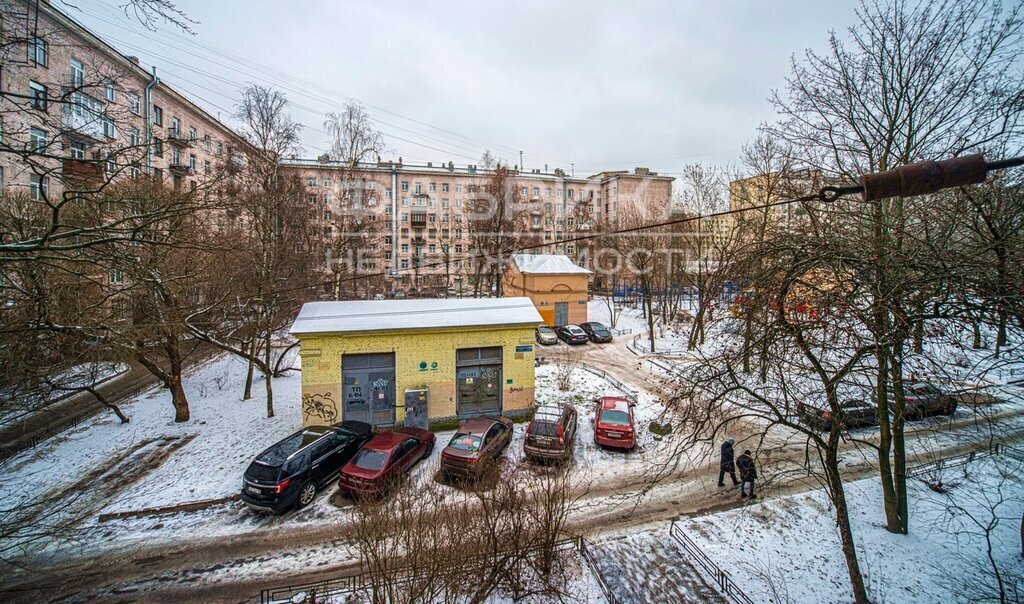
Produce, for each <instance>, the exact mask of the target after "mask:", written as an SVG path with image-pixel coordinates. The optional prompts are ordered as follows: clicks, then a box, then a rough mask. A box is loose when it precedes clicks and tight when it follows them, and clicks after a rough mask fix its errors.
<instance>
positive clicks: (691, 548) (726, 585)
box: [668, 518, 754, 604]
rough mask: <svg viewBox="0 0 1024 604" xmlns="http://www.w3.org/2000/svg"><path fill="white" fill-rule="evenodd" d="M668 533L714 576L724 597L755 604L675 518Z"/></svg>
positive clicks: (737, 601)
mask: <svg viewBox="0 0 1024 604" xmlns="http://www.w3.org/2000/svg"><path fill="white" fill-rule="evenodd" d="M668 532H669V535H671V536H672V538H673V539H675V540H676V541H677V542H678V543H679V545H681V546H683V549H684V550H686V553H688V554H689V555H690V557H691V558H693V560H694V561H696V562H697V564H698V565H700V567H701V568H703V569H704V571H705V572H707V573H708V574H710V575H712V577H713V578H714V581H715V584H716V585H717V586H718V589H719V591H720V592H721V593H722V595H724V596H725V597H726V598H728V599H729V600H731V601H732V602H736V603H738V604H754V601H753V600H751V599H750V597H748V596H747V594H745V593H743V590H742V589H740V588H739V587H738V586H737V585H736V584H735V583H734V582H733V580H732V577H730V576H729V573H728V572H726V571H724V570H722V569H721V568H719V567H718V565H717V564H715V562H714V560H712V559H711V558H710V557H709V556H708V555H707V554H705V553H704V551H703V550H701V549H700V547H698V546H697V544H696V543H694V542H693V540H692V539H690V537H689V536H688V535H687V534H686V533H685V532H683V529H682V528H680V527H678V526H676V519H675V518H673V519H672V525H671V526H670V527H669V529H668Z"/></svg>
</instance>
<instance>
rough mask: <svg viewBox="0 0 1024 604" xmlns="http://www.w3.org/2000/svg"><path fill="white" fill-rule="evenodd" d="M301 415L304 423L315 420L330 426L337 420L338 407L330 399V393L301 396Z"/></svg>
mask: <svg viewBox="0 0 1024 604" xmlns="http://www.w3.org/2000/svg"><path fill="white" fill-rule="evenodd" d="M302 415H303V417H304V421H309V419H310V418H315V419H319V420H322V421H325V422H327V423H329V424H330V423H333V422H334V420H336V419H337V418H338V405H337V404H335V402H334V399H332V398H331V393H330V392H328V393H326V394H303V395H302Z"/></svg>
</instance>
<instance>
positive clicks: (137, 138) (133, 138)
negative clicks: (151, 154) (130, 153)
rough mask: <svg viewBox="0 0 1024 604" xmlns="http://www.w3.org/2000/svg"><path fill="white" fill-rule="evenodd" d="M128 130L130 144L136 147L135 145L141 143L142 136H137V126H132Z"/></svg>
mask: <svg viewBox="0 0 1024 604" xmlns="http://www.w3.org/2000/svg"><path fill="white" fill-rule="evenodd" d="M129 132H130V135H129V139H130V140H131V145H132V146H133V147H137V146H139V145H141V144H142V137H141V136H139V129H138V128H132V129H131V130H130V131H129Z"/></svg>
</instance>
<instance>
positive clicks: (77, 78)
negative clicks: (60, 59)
mask: <svg viewBox="0 0 1024 604" xmlns="http://www.w3.org/2000/svg"><path fill="white" fill-rule="evenodd" d="M84 84H85V66H84V65H82V62H81V61H79V60H77V59H71V85H72V86H74V87H75V88H81V87H82V86H83V85H84Z"/></svg>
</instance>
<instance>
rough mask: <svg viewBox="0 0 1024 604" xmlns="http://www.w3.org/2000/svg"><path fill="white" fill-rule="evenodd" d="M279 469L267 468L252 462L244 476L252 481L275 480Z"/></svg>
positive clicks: (275, 467)
mask: <svg viewBox="0 0 1024 604" xmlns="http://www.w3.org/2000/svg"><path fill="white" fill-rule="evenodd" d="M280 470H281V468H279V467H277V466H267V465H264V464H261V463H257V462H255V461H254V462H252V463H251V464H249V469H248V470H246V471H245V475H246V476H248V477H249V478H251V479H253V480H268V481H272V480H277V474H278V472H279V471H280Z"/></svg>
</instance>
